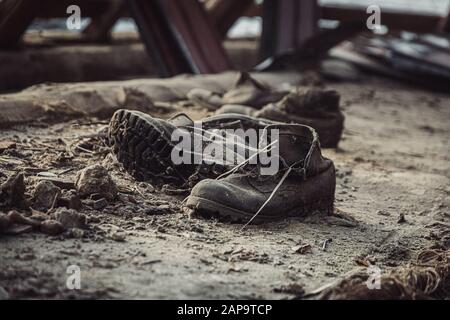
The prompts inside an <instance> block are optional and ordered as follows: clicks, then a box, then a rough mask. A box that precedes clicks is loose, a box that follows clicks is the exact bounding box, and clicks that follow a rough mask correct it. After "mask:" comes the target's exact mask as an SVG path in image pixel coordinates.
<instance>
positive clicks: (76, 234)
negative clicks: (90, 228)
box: [69, 228, 85, 239]
mask: <svg viewBox="0 0 450 320" xmlns="http://www.w3.org/2000/svg"><path fill="white" fill-rule="evenodd" d="M69 235H70V236H71V237H73V238H75V239H81V238H83V237H84V235H85V232H84V230H82V229H78V228H72V229H70V230H69Z"/></svg>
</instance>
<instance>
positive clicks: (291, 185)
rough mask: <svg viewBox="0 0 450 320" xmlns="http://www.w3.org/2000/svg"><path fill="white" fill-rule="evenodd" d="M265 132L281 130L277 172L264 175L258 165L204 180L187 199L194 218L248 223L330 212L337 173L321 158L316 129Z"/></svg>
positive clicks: (285, 128) (298, 127)
mask: <svg viewBox="0 0 450 320" xmlns="http://www.w3.org/2000/svg"><path fill="white" fill-rule="evenodd" d="M267 129H268V130H270V129H278V130H279V157H280V162H279V163H280V170H279V171H278V173H276V174H274V175H268V176H263V175H261V174H260V172H259V171H258V170H259V169H258V166H256V167H253V168H252V170H248V169H245V168H244V170H242V171H241V172H235V173H232V174H231V175H229V176H228V177H225V178H223V179H216V180H212V179H207V180H203V181H201V182H200V183H198V184H197V185H196V186H195V187H194V188H193V189H192V192H191V195H190V196H189V198H188V199H187V203H186V206H187V207H188V208H190V209H191V210H193V212H194V214H199V215H204V216H213V217H219V218H223V219H227V220H231V221H235V222H244V223H249V222H265V221H271V220H276V219H280V218H285V217H289V216H301V215H304V214H307V213H309V212H312V211H315V210H324V211H327V212H331V211H332V208H333V202H334V192H335V186H336V177H335V169H334V165H333V162H332V161H331V160H329V159H326V158H323V157H322V154H321V151H320V146H319V140H318V137H317V134H316V132H315V131H314V129H312V128H310V127H308V126H303V125H270V126H268V127H267Z"/></svg>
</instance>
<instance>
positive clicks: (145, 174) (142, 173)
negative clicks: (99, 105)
mask: <svg viewBox="0 0 450 320" xmlns="http://www.w3.org/2000/svg"><path fill="white" fill-rule="evenodd" d="M160 121H161V120H158V119H153V118H152V117H150V116H148V115H145V114H143V113H141V112H139V111H130V110H119V111H117V112H116V113H115V114H114V116H113V117H112V119H111V122H110V125H109V131H108V137H109V143H110V145H111V147H112V150H113V152H114V154H115V155H116V157H117V160H118V161H119V162H120V163H121V164H122V165H123V167H124V168H125V170H126V171H127V172H128V173H130V174H131V175H132V176H133V177H134V178H135V179H137V180H139V181H152V182H153V183H171V184H177V185H180V184H184V183H185V182H186V180H187V178H188V177H189V175H190V167H189V166H183V167H181V166H178V167H177V166H175V165H174V164H173V162H172V160H171V152H172V149H173V148H174V144H173V143H172V141H171V133H170V132H168V131H167V129H165V128H164V126H163V125H162V124H161V123H160Z"/></svg>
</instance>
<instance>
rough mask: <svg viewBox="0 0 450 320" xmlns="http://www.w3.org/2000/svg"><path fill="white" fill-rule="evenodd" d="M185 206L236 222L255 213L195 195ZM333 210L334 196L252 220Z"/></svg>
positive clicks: (265, 220) (259, 222)
mask: <svg viewBox="0 0 450 320" xmlns="http://www.w3.org/2000/svg"><path fill="white" fill-rule="evenodd" d="M186 207H188V208H189V209H191V210H193V215H194V216H202V217H206V218H217V219H219V220H224V221H231V222H236V223H247V222H248V221H249V220H250V219H251V218H252V217H253V215H254V214H255V212H246V211H241V210H238V209H235V208H232V207H229V206H226V205H224V204H221V203H218V202H215V201H212V200H208V199H205V198H201V197H197V196H189V197H188V199H187V201H186ZM333 210H334V198H331V199H327V200H324V201H322V202H320V203H319V204H317V203H316V204H314V205H310V206H300V207H295V208H292V209H290V210H289V211H287V212H281V213H280V214H278V215H263V214H259V215H258V216H256V217H255V219H254V220H253V221H252V223H254V224H263V223H267V222H273V221H277V220H281V219H284V218H289V217H301V216H304V215H306V214H307V213H310V212H314V211H325V212H327V213H332V212H333Z"/></svg>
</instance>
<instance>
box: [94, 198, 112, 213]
mask: <svg viewBox="0 0 450 320" xmlns="http://www.w3.org/2000/svg"><path fill="white" fill-rule="evenodd" d="M107 205H108V201H107V200H106V199H105V198H102V199H99V200H97V201H94V202H93V203H92V208H93V209H95V210H102V209H104V208H106V206H107Z"/></svg>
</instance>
